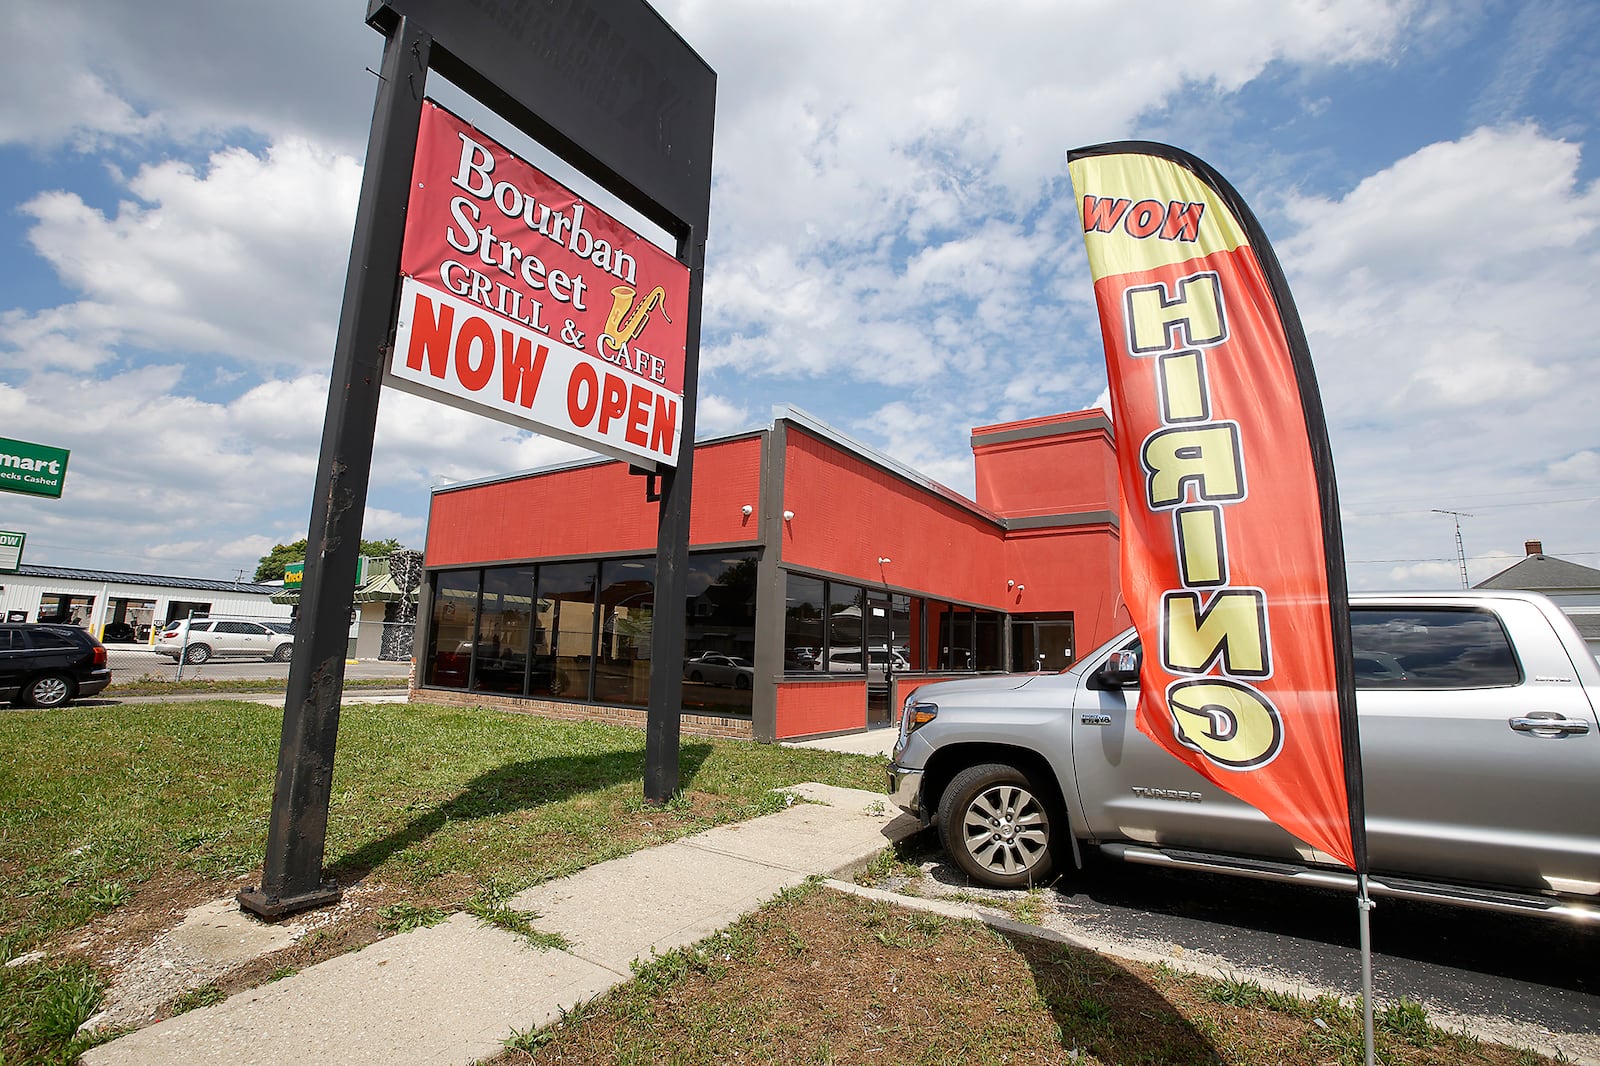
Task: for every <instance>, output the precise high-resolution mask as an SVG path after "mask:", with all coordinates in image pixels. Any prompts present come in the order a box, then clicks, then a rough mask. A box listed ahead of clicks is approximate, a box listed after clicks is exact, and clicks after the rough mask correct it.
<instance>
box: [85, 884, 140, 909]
mask: <svg viewBox="0 0 1600 1066" xmlns="http://www.w3.org/2000/svg"><path fill="white" fill-rule="evenodd" d="M132 898H133V890H132V889H130V888H128V887H126V886H125V885H122V884H121V883H119V882H116V881H102V882H100V884H99V885H97V886H95V888H94V889H92V890H91V891H90V892H89V894H88V895H87V896H86V897H85V899H87V900H88V902H89V904H90V906H92V907H95V908H96V909H98V910H102V911H109V910H112V909H114V908H116V907H120V906H122V905H123V904H124V903H127V902H128V901H129V900H131V899H132Z"/></svg>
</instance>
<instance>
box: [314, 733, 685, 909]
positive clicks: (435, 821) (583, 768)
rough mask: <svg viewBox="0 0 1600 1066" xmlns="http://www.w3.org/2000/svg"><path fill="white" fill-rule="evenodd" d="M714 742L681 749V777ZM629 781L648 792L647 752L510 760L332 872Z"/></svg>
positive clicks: (356, 869)
mask: <svg viewBox="0 0 1600 1066" xmlns="http://www.w3.org/2000/svg"><path fill="white" fill-rule="evenodd" d="M711 750H712V749H711V745H710V744H685V745H683V746H682V747H681V748H680V749H679V762H678V769H679V780H680V781H689V780H691V779H693V777H694V775H695V773H696V771H698V770H699V769H700V765H701V764H702V763H704V762H705V760H706V758H707V757H708V756H710V754H711ZM629 781H634V782H637V783H638V785H639V789H640V793H641V795H642V794H643V790H644V753H643V752H642V751H637V750H630V751H610V752H602V753H599V754H592V755H553V756H549V757H546V758H540V759H526V760H524V761H522V762H515V763H508V764H507V765H505V766H500V767H496V768H495V769H493V770H490V771H488V772H486V773H482V774H479V775H478V776H477V777H475V778H473V779H472V780H471V781H469V782H468V783H467V785H466V787H465V788H463V789H462V790H461V791H460V792H459V793H457V794H456V795H455V796H453V797H451V798H450V799H448V800H446V801H445V802H443V803H441V804H439V805H438V806H437V807H434V808H432V809H431V810H429V811H427V812H425V813H423V814H419V815H418V816H417V817H415V818H413V819H412V820H411V821H410V822H409V823H407V824H406V825H404V826H402V827H400V828H399V829H396V830H395V831H394V832H392V833H389V834H387V835H386V836H383V837H380V838H379V839H377V840H373V841H370V842H369V843H366V844H363V845H362V846H361V847H359V848H357V849H356V850H355V851H352V852H348V853H346V854H344V855H340V856H339V857H338V858H336V859H335V860H334V861H333V862H332V863H331V864H330V865H329V873H331V874H333V875H334V876H336V877H338V878H339V879H340V880H344V881H346V882H347V883H348V882H350V881H354V880H358V879H359V878H361V877H365V876H366V875H367V874H368V873H369V872H370V871H372V870H374V869H376V868H377V867H378V866H380V865H382V864H383V863H384V861H385V860H387V859H389V858H390V857H391V856H393V855H395V854H397V853H398V852H402V851H404V850H406V849H407V848H409V847H411V846H413V845H415V844H419V843H421V842H422V841H424V840H426V839H427V838H428V837H430V836H432V835H433V834H434V833H436V832H438V831H439V829H441V828H442V827H444V826H445V825H447V824H448V823H450V822H460V821H471V820H474V819H479V818H493V817H495V816H497V815H504V814H510V813H512V812H514V811H522V810H530V809H532V808H535V807H542V806H545V805H548V804H553V803H560V802H562V801H563V800H567V799H571V798H572V797H574V796H578V795H582V794H583V793H585V792H597V791H600V790H602V789H607V788H611V787H612V786H614V785H620V784H624V783H626V782H629Z"/></svg>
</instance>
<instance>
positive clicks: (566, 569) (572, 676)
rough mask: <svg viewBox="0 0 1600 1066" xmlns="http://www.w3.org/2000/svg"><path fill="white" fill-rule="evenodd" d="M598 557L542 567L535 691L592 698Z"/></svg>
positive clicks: (533, 671) (532, 691) (531, 688)
mask: <svg viewBox="0 0 1600 1066" xmlns="http://www.w3.org/2000/svg"><path fill="white" fill-rule="evenodd" d="M595 569H596V568H595V564H594V563H556V564H554V565H548V566H541V567H539V593H538V597H537V603H536V604H535V611H536V612H537V614H538V623H537V626H536V632H535V634H534V649H533V663H532V669H531V675H530V681H529V685H528V695H530V696H558V697H562V698H565V699H572V700H586V699H588V698H589V660H590V658H591V657H592V656H593V654H594V624H595V616H594V590H595Z"/></svg>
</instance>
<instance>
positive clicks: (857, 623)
mask: <svg viewBox="0 0 1600 1066" xmlns="http://www.w3.org/2000/svg"><path fill="white" fill-rule="evenodd" d="M866 606H867V594H866V592H865V591H864V590H862V589H860V588H857V587H856V586H855V585H841V584H839V583H837V582H834V581H830V582H828V659H827V664H828V673H830V674H860V673H865V672H866V668H867V667H866V660H865V659H864V658H863V656H862V639H861V638H862V632H863V629H862V618H861V615H862V612H863V611H865V610H866Z"/></svg>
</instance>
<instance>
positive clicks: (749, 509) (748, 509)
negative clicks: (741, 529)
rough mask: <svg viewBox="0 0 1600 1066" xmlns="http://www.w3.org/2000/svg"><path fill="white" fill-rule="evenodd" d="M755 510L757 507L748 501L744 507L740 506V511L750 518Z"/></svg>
mask: <svg viewBox="0 0 1600 1066" xmlns="http://www.w3.org/2000/svg"><path fill="white" fill-rule="evenodd" d="M754 512H755V508H754V507H751V506H750V505H749V504H748V503H747V504H745V505H744V506H743V507H741V508H739V513H740V514H742V515H744V516H745V517H746V518H749V517H750V515H751V514H752V513H754Z"/></svg>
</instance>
